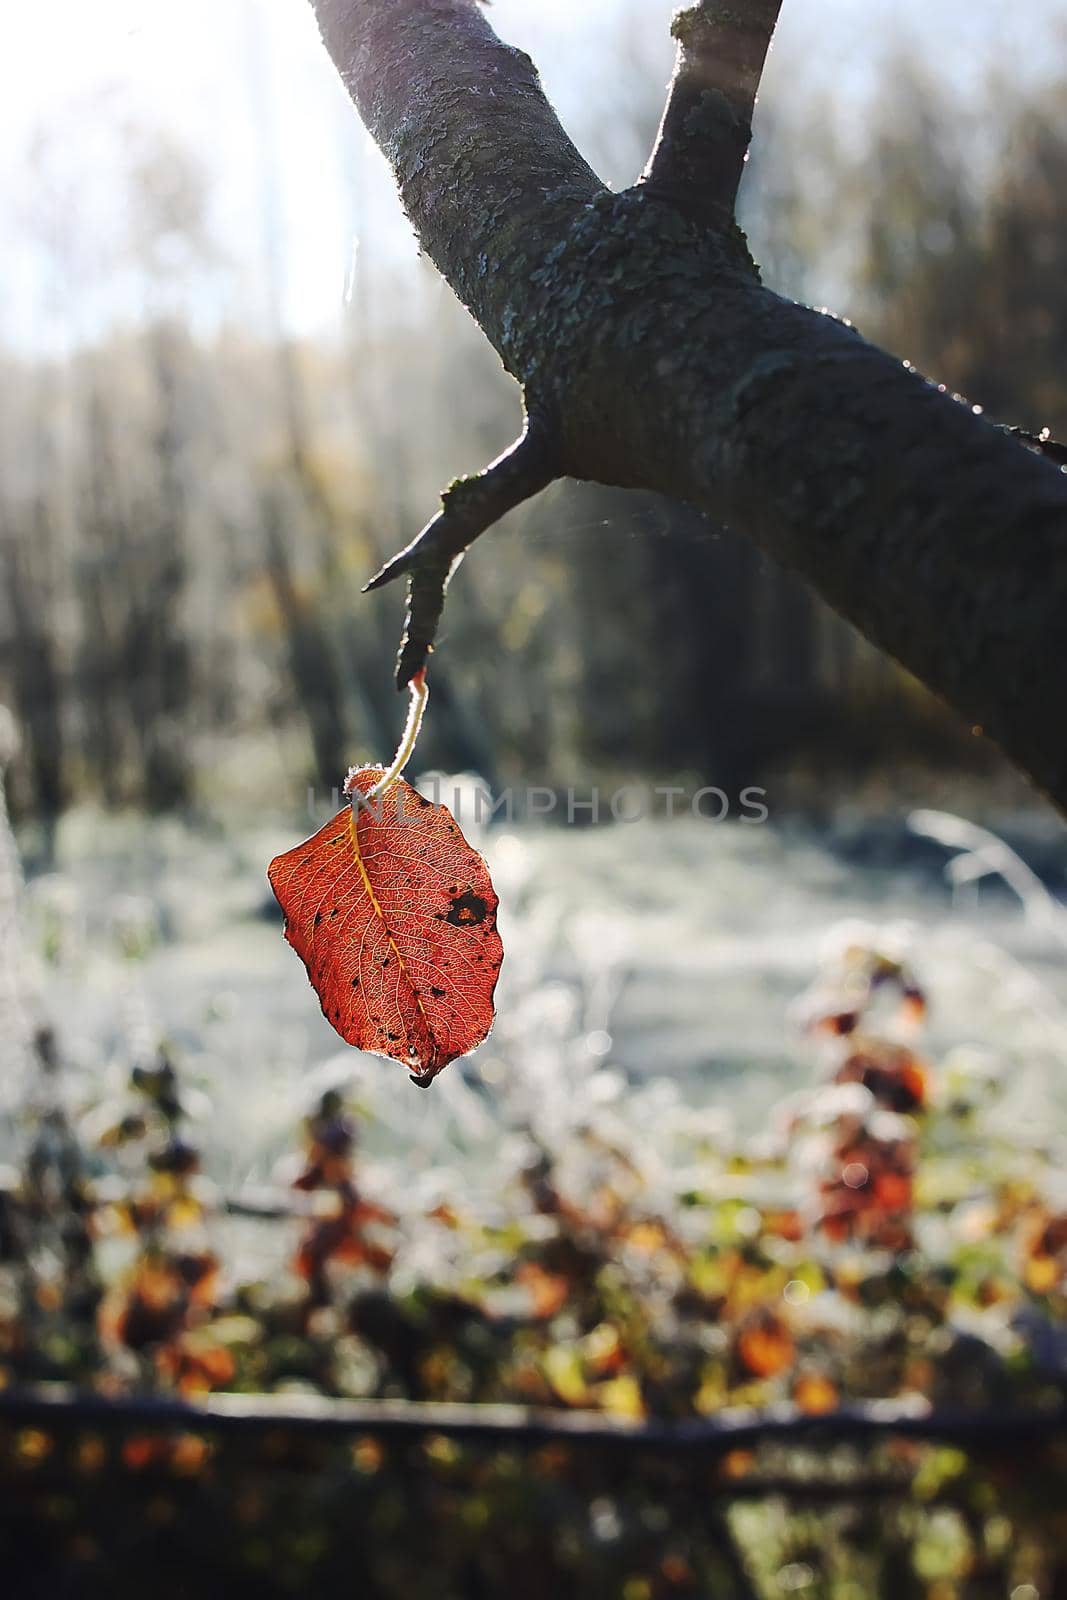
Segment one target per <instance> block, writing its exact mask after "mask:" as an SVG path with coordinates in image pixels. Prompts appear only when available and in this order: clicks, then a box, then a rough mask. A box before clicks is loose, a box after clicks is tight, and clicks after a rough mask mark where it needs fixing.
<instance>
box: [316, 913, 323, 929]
mask: <svg viewBox="0 0 1067 1600" xmlns="http://www.w3.org/2000/svg"><path fill="white" fill-rule="evenodd" d="M321 921H322V912H321V911H316V913H315V926H316V928H317V927H318V925H319V923H320V922H321Z"/></svg>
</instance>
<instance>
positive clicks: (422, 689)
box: [366, 667, 430, 800]
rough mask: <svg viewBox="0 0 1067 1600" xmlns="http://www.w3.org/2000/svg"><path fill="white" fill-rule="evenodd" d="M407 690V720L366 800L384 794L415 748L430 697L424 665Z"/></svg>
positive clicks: (376, 798)
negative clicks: (408, 700)
mask: <svg viewBox="0 0 1067 1600" xmlns="http://www.w3.org/2000/svg"><path fill="white" fill-rule="evenodd" d="M408 690H409V692H410V695H411V700H410V703H409V705H408V720H407V721H406V722H405V724H404V732H403V734H402V735H401V739H400V743H399V744H398V745H397V750H396V755H395V756H394V757H393V759H392V762H391V764H390V765H389V767H387V769H386V770H385V772H383V773H382V775H381V777H380V778H379V779H378V782H377V783H376V784H375V785H374V788H373V789H371V791H370V793H369V794H368V795H367V796H366V799H367V800H378V799H380V798H381V796H382V795H383V794H386V793H387V792H388V790H390V789H391V788H392V786H393V784H394V783H395V782H396V780H397V779H398V778H399V776H400V774H401V773H402V772H403V770H404V768H405V767H406V766H407V764H408V762H409V761H410V760H411V753H412V751H413V750H414V748H415V741H416V739H417V738H418V737H419V729H420V728H421V727H422V718H423V714H424V713H425V710H426V702H427V700H428V699H429V698H430V689H429V685H428V684H427V682H426V668H425V667H422V668H420V670H419V671H418V672H416V674H415V676H414V677H413V678H412V679H411V682H410V683H409V684H408Z"/></svg>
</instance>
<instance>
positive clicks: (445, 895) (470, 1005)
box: [268, 767, 503, 1085]
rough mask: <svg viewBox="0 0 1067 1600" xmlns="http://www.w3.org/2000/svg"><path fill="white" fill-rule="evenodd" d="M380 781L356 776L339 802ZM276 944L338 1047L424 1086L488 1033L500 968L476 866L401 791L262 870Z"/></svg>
mask: <svg viewBox="0 0 1067 1600" xmlns="http://www.w3.org/2000/svg"><path fill="white" fill-rule="evenodd" d="M381 775H382V769H381V768H380V767H364V768H362V769H361V770H360V771H358V772H353V773H351V774H350V776H349V780H348V783H347V784H346V785H345V793H346V794H351V793H353V792H354V791H355V790H357V789H358V790H359V792H360V794H363V795H367V794H369V793H370V791H371V789H372V788H373V787H374V785H375V784H376V783H377V782H378V780H379V778H380V777H381ZM268 877H269V878H270V883H271V888H272V889H273V890H274V893H275V895H276V896H277V898H278V903H279V904H280V906H281V908H282V910H283V911H284V912H285V937H286V938H287V939H288V941H289V943H290V944H291V945H292V947H293V949H294V950H295V951H296V953H297V955H298V956H299V957H300V959H301V960H302V961H303V963H304V965H305V967H306V968H307V971H308V977H309V978H310V979H311V982H312V985H313V987H314V988H315V990H316V992H317V994H318V996H319V1000H320V1002H321V1004H322V1010H323V1014H324V1015H325V1017H326V1018H327V1020H328V1021H329V1022H331V1023H332V1024H333V1026H334V1027H335V1028H336V1029H337V1032H338V1033H339V1034H340V1035H341V1037H342V1039H345V1040H347V1042H348V1043H349V1044H354V1045H357V1046H358V1047H359V1048H360V1049H361V1050H370V1051H373V1052H374V1054H376V1055H381V1056H390V1057H392V1058H393V1059H394V1060H396V1061H402V1062H403V1063H404V1065H405V1066H407V1067H409V1068H411V1070H412V1072H413V1074H415V1081H416V1082H417V1083H419V1084H422V1085H426V1084H429V1083H430V1082H431V1081H432V1080H433V1078H434V1077H435V1076H436V1075H437V1073H438V1072H440V1071H441V1069H442V1067H446V1066H447V1065H448V1063H449V1062H450V1061H453V1060H455V1058H456V1056H462V1055H466V1054H467V1052H468V1051H470V1050H473V1049H474V1047H475V1045H479V1044H481V1042H482V1040H483V1039H484V1038H485V1037H486V1035H487V1034H488V1032H489V1030H490V1028H491V1027H492V1025H493V990H494V989H495V988H496V980H497V974H498V972H499V970H500V963H501V961H502V959H503V947H502V945H501V943H500V935H499V934H498V933H497V931H496V908H497V898H496V895H495V893H494V892H493V885H492V883H491V882H490V879H489V871H488V868H487V867H486V864H485V862H484V861H483V860H482V858H481V856H480V855H479V854H478V852H477V851H476V850H473V849H472V848H471V846H470V845H469V844H468V843H467V841H466V839H464V837H463V835H462V833H461V832H460V830H459V828H458V826H457V824H456V822H455V820H454V818H453V817H452V814H451V812H450V811H448V810H447V808H446V807H445V806H439V805H437V806H435V805H431V803H430V802H429V801H428V800H425V799H423V797H422V796H421V795H419V794H418V793H417V792H416V791H415V790H414V789H413V788H412V787H411V786H410V784H407V783H405V782H404V781H403V779H398V780H397V781H396V783H395V784H394V785H393V786H392V787H391V788H390V790H389V792H388V793H387V794H386V795H385V796H383V797H382V798H381V799H377V800H373V801H369V800H368V801H367V802H366V803H365V804H364V805H362V806H360V805H358V804H357V806H356V808H355V809H353V808H352V807H350V806H346V807H345V809H344V810H343V811H340V812H338V814H337V816H336V817H334V818H333V820H332V821H331V822H328V823H327V824H326V826H325V827H324V828H320V829H319V831H318V833H316V834H315V835H314V836H313V837H312V838H310V839H308V840H306V841H305V842H304V843H303V844H301V845H298V846H297V847H296V849H295V850H288V851H286V853H285V855H281V856H277V857H276V858H275V860H273V861H272V862H271V864H270V868H269V870H268Z"/></svg>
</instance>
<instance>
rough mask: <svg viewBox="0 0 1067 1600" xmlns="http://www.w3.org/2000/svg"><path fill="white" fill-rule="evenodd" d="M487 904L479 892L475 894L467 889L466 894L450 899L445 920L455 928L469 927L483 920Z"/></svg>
mask: <svg viewBox="0 0 1067 1600" xmlns="http://www.w3.org/2000/svg"><path fill="white" fill-rule="evenodd" d="M488 909H489V908H488V906H487V905H486V903H485V901H484V900H483V899H482V897H481V895H480V894H475V893H474V891H473V890H471V889H468V890H467V892H466V894H461V895H457V896H456V897H455V899H454V900H453V901H452V906H451V909H450V910H449V912H448V915H447V917H446V918H445V920H446V921H447V922H451V924H452V926H453V927H455V928H471V927H475V926H477V924H478V923H479V922H484V921H485V914H486V911H487V910H488Z"/></svg>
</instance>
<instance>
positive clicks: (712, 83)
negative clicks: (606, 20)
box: [640, 0, 781, 216]
mask: <svg viewBox="0 0 1067 1600" xmlns="http://www.w3.org/2000/svg"><path fill="white" fill-rule="evenodd" d="M780 9H781V0H699V3H698V4H697V5H694V6H690V7H689V9H688V10H686V11H680V12H679V13H678V15H677V16H676V17H675V19H674V23H673V25H672V28H671V31H672V33H673V34H674V37H675V38H676V39H677V41H678V55H677V58H676V61H675V67H674V76H673V78H672V79H671V87H670V93H669V94H668V97H667V105H666V108H665V110H664V113H663V121H662V122H661V123H660V128H659V133H658V134H657V136H656V143H655V146H654V148H653V151H652V154H651V156H650V157H649V161H648V165H647V167H646V168H645V171H644V172H643V174H642V175H641V179H640V182H641V184H643V185H644V186H645V187H646V188H648V189H652V190H656V191H658V192H660V193H663V194H665V195H668V196H669V197H670V198H671V199H673V200H675V201H677V203H678V204H679V205H680V206H681V207H683V208H684V209H686V210H690V211H695V212H697V213H702V214H707V213H709V212H710V213H711V214H713V215H714V214H716V213H718V214H720V215H724V216H732V215H733V210H734V205H735V202H736V200H737V190H738V185H739V184H740V182H741V174H742V173H743V171H744V169H745V162H746V160H747V159H748V147H749V143H750V142H751V139H752V113H753V109H754V107H755V104H756V95H757V93H758V91H759V85H760V79H761V77H762V76H763V68H764V64H765V62H766V59H767V51H768V50H769V48H770V43H771V38H772V36H773V34H774V29H775V26H776V24H777V22H778V12H779V10H780Z"/></svg>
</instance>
